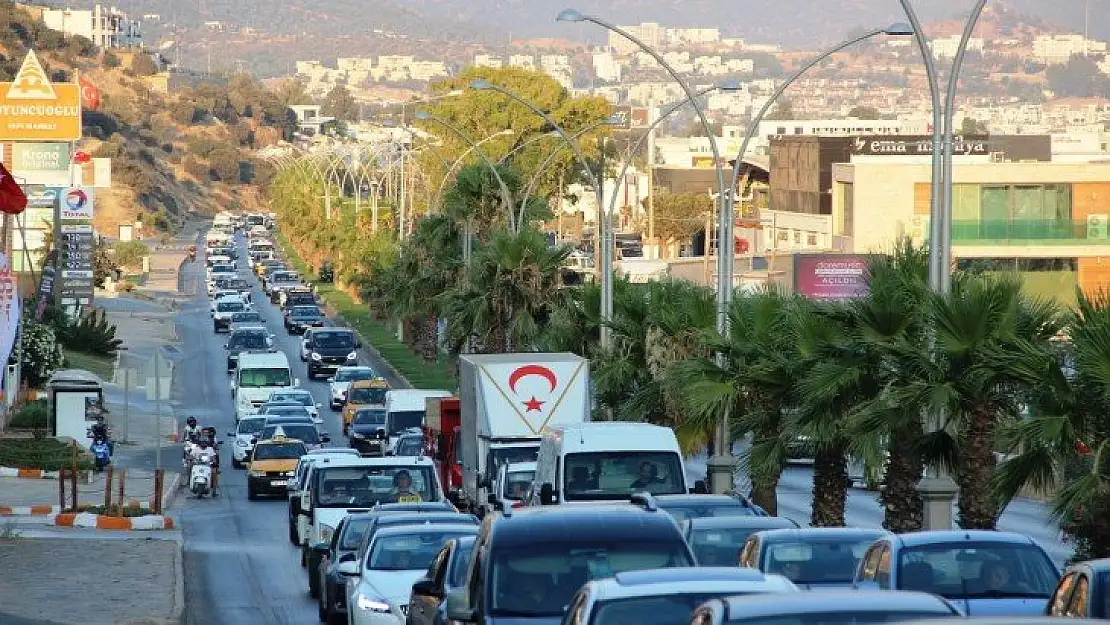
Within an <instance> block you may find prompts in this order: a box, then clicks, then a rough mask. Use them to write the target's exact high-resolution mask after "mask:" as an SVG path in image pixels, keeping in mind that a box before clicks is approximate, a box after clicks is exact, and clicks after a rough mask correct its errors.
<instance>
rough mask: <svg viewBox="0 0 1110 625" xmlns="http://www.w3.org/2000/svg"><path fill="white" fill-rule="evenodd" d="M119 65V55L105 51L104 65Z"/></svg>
mask: <svg viewBox="0 0 1110 625" xmlns="http://www.w3.org/2000/svg"><path fill="white" fill-rule="evenodd" d="M119 66H120V60H119V57H118V56H116V55H114V54H112V53H111V52H105V53H104V67H109V68H112V67H119Z"/></svg>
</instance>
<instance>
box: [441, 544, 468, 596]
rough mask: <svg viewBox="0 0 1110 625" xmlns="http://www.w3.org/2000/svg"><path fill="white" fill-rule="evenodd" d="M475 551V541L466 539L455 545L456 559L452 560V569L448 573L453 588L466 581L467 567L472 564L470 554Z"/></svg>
mask: <svg viewBox="0 0 1110 625" xmlns="http://www.w3.org/2000/svg"><path fill="white" fill-rule="evenodd" d="M472 553H474V542H473V541H469V540H468V541H466V542H460V543H459V544H457V545H455V559H454V561H453V562H451V570H450V571H449V572H448V574H447V583H448V584H449V585H450V586H451V587H452V588H459V587H461V586H462V585H463V584H465V583H466V569H467V567H469V566H470V554H472Z"/></svg>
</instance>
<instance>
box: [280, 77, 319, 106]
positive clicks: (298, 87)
mask: <svg viewBox="0 0 1110 625" xmlns="http://www.w3.org/2000/svg"><path fill="white" fill-rule="evenodd" d="M274 94H275V95H276V96H277V103H278V104H279V105H280V106H281V107H282V108H285V109H288V108H289V107H290V106H295V105H297V104H311V103H312V97H311V96H309V95H308V89H307V87H306V86H305V84H304V82H303V81H301V80H299V79H296V78H290V79H288V80H285V81H282V83H281V84H280V85H278V88H277V89H276V90H275V92H274Z"/></svg>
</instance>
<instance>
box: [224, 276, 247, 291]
mask: <svg viewBox="0 0 1110 625" xmlns="http://www.w3.org/2000/svg"><path fill="white" fill-rule="evenodd" d="M227 288H229V289H236V290H238V289H249V288H250V286H248V285H247V281H246V280H241V279H236V280H228V281H227Z"/></svg>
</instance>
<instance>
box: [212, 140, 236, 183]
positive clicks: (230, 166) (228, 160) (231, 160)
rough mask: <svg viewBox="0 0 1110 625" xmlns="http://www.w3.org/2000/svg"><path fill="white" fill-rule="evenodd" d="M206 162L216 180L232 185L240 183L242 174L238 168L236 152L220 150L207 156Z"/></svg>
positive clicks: (229, 149) (225, 149)
mask: <svg viewBox="0 0 1110 625" xmlns="http://www.w3.org/2000/svg"><path fill="white" fill-rule="evenodd" d="M208 162H209V164H210V165H211V166H212V173H213V174H215V177H216V178H217V179H218V180H222V181H224V182H227V183H232V184H234V183H237V182H239V181H240V179H241V176H242V172H241V168H240V167H239V153H238V151H236V150H234V149H232V148H220V149H218V150H216V151H215V152H212V154H211V155H209V157H208Z"/></svg>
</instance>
